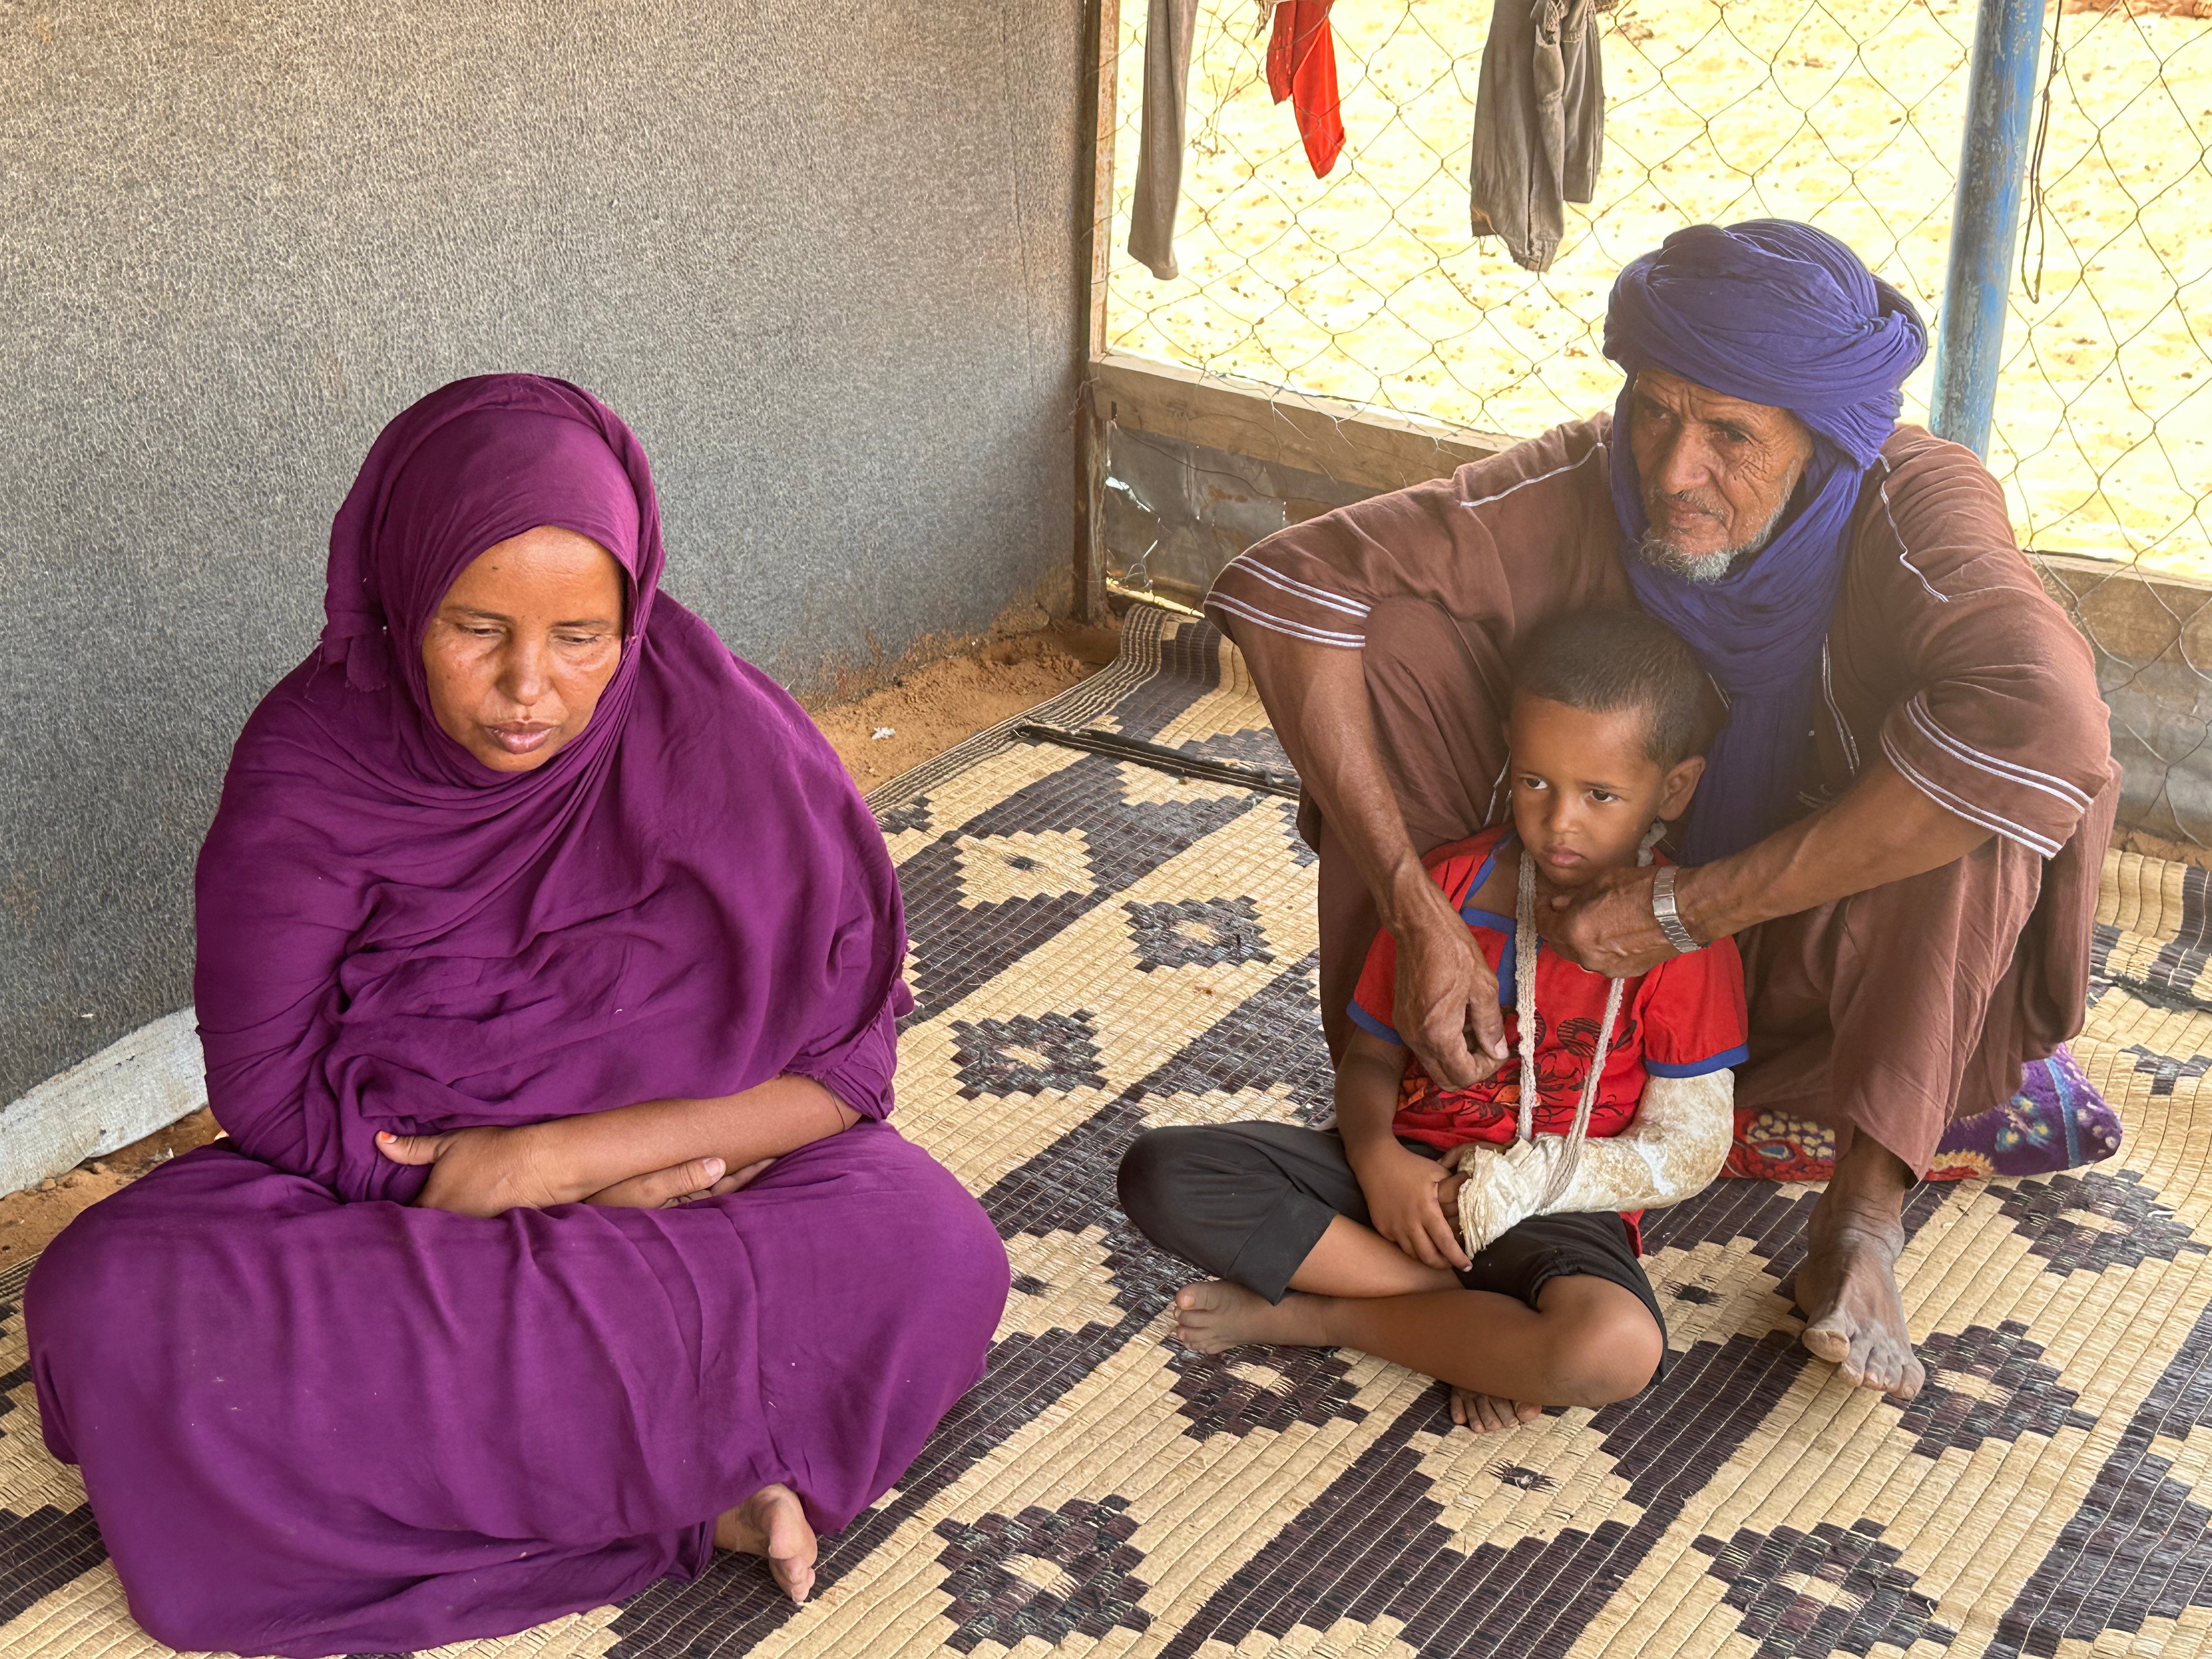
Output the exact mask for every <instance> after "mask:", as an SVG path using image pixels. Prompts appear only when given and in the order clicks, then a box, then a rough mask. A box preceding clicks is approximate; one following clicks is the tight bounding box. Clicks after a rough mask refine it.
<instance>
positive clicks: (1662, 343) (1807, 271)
mask: <svg viewBox="0 0 2212 1659" xmlns="http://www.w3.org/2000/svg"><path fill="white" fill-rule="evenodd" d="M1927 347H1928V336H1927V330H1926V329H1925V327H1924V326H1923V325H1922V323H1921V320H1920V315H1919V313H1917V311H1915V310H1914V309H1913V307H1912V302H1911V301H1910V300H1907V299H1906V298H1905V296H1904V295H1902V294H1900V293H1899V292H1898V291H1897V290H1896V289H1893V288H1892V287H1891V286H1890V285H1889V284H1888V283H1885V282H1883V281H1881V279H1880V278H1879V277H1876V276H1873V275H1872V274H1870V273H1869V271H1868V270H1867V268H1866V267H1865V266H1864V265H1863V264H1861V263H1860V262H1859V258H1858V256H1857V254H1855V253H1853V252H1851V251H1850V249H1849V248H1848V247H1846V246H1844V244H1843V243H1841V242H1839V241H1838V240H1836V239H1835V238H1834V237H1832V236H1831V235H1829V234H1827V233H1826V232H1825V231H1819V230H1815V229H1814V228H1812V227H1811V226H1810V225H1801V224H1793V223H1791V222H1788V221H1786V220H1781V219H1753V220H1748V221H1746V222H1744V223H1742V224H1739V225H1731V226H1729V228H1726V229H1724V230H1723V229H1722V228H1719V227H1718V226H1716V225H1698V226H1694V227H1692V228H1690V229H1687V230H1678V231H1676V232H1675V233H1674V234H1673V235H1671V236H1669V237H1668V239H1667V240H1666V241H1665V242H1664V243H1663V244H1662V245H1661V246H1660V247H1659V249H1658V251H1657V252H1652V253H1647V254H1645V255H1644V257H1643V258H1640V259H1637V260H1635V261H1633V262H1632V263H1631V264H1629V265H1628V267H1627V268H1626V270H1623V271H1622V272H1621V273H1620V279H1619V280H1618V281H1617V282H1615V283H1613V298H1612V301H1611V303H1610V305H1609V306H1608V307H1607V312H1606V319H1605V355H1606V356H1608V357H1610V358H1612V359H1613V362H1617V363H1619V364H1620V366H1621V368H1624V369H1626V370H1627V371H1628V380H1627V383H1626V385H1625V386H1623V387H1622V388H1621V393H1620V402H1619V404H1617V405H1616V407H1615V409H1614V411H1613V453H1612V458H1611V465H1612V484H1613V512H1614V515H1615V516H1616V517H1617V518H1618V519H1619V520H1620V531H1621V534H1622V536H1623V537H1625V538H1626V543H1627V547H1628V549H1629V550H1630V551H1629V553H1628V555H1627V556H1626V560H1625V562H1626V565H1627V568H1628V577H1629V581H1630V583H1631V584H1632V586H1634V588H1635V590H1636V596H1637V598H1638V600H1639V601H1641V602H1642V604H1643V605H1644V609H1645V610H1646V611H1650V612H1651V614H1652V615H1654V616H1656V617H1659V618H1660V619H1661V620H1662V621H1663V622H1665V623H1668V625H1669V626H1670V627H1672V628H1673V629H1674V630H1675V631H1676V632H1677V633H1679V634H1680V635H1682V637H1683V638H1684V639H1685V640H1686V641H1689V643H1690V647H1691V648H1692V650H1694V651H1695V652H1696V653H1697V654H1698V659H1699V661H1700V662H1701V663H1703V664H1704V665H1705V670H1706V671H1707V672H1709V673H1710V674H1711V675H1712V677H1713V678H1714V679H1715V681H1716V682H1717V683H1718V684H1719V685H1720V688H1721V690H1723V691H1724V692H1726V693H1727V694H1728V698H1729V720H1728V725H1727V726H1726V728H1725V729H1724V730H1723V732H1721V735H1720V737H1719V738H1718V740H1717V742H1716V743H1715V744H1714V745H1713V748H1712V750H1711V755H1710V756H1709V757H1708V764H1707V769H1706V772H1705V781H1704V783H1703V784H1702V786H1701V787H1699V791H1698V795H1697V799H1696V803H1695V805H1694V806H1693V808H1692V812H1691V816H1690V823H1689V828H1688V831H1687V833H1686V836H1685V837H1684V840H1683V848H1682V856H1683V858H1684V860H1685V861H1686V862H1688V863H1692V864H1702V863H1705V862H1707V861H1709V860H1712V859H1716V858H1723V857H1725V856H1727V855H1728V854H1730V853H1734V852H1738V851H1741V849H1742V848H1746V847H1748V846H1750V845H1751V844H1752V843H1753V842H1755V841H1758V840H1759V839H1760V838H1761V837H1762V836H1766V835H1768V834H1770V833H1771V832H1772V831H1773V830H1775V829H1778V828H1780V827H1781V825H1782V824H1784V823H1786V822H1788V820H1789V818H1790V814H1791V799H1792V792H1793V791H1794V790H1795V788H1796V782H1797V772H1798V767H1799V763H1800V762H1801V760H1802V756H1803V752H1804V732H1805V720H1806V716H1807V714H1808V710H1809V708H1810V702H1811V698H1812V695H1813V688H1814V680H1815V679H1816V678H1817V677H1818V675H1819V672H1820V648H1821V646H1822V644H1823V642H1824V641H1826V638H1827V633H1828V617H1829V614H1830V612H1831V611H1833V609H1834V608H1835V601H1836V594H1837V592H1838V589H1839V587H1840V586H1841V584H1842V580H1843V572H1844V554H1845V550H1846V537H1847V534H1848V532H1849V529H1850V518H1851V512H1852V509H1853V507H1855V506H1856V505H1857V501H1858V496H1859V487H1860V483H1861V481H1862V480H1863V477H1864V475H1865V473H1866V471H1867V469H1868V468H1869V467H1870V466H1872V465H1874V463H1875V459H1876V458H1877V457H1878V456H1879V455H1880V454H1881V447H1882V444H1883V442H1884V441H1886V440H1887V438H1888V436H1889V435H1890V433H1891V432H1892V431H1893V429H1894V428H1895V427H1896V424H1897V413H1898V409H1899V389H1900V388H1901V387H1902V386H1904V384H1905V377H1906V376H1907V375H1909V374H1911V373H1912V371H1913V370H1914V369H1915V368H1917V367H1918V366H1919V363H1920V360H1921V357H1922V356H1923V355H1924V354H1925V352H1926V350H1927ZM1644 368H1658V369H1664V370H1666V371H1668V373H1670V374H1679V375H1680V376H1681V377H1682V378H1683V379H1684V380H1689V381H1691V382H1692V383H1693V384H1695V385H1698V386H1704V387H1705V388H1706V389H1707V390H1709V391H1712V392H1721V393H1723V395H1725V396H1728V397H1731V398H1743V399H1745V400H1746V401H1747V402H1750V403H1756V404H1768V405H1770V406H1771V407H1775V408H1781V409H1786V410H1790V412H1791V413H1793V414H1795V415H1796V416H1797V418H1798V419H1800V420H1802V422H1805V424H1806V425H1807V426H1808V428H1811V430H1812V433H1813V459H1812V460H1811V462H1810V464H1809V465H1808V466H1807V468H1806V470H1805V476H1804V478H1803V480H1802V482H1801V483H1799V485H1798V493H1797V496H1796V503H1797V504H1796V511H1795V512H1794V513H1793V514H1792V515H1791V517H1790V520H1788V522H1787V523H1786V524H1784V526H1783V527H1782V529H1781V530H1780V531H1779V532H1778V533H1777V534H1776V536H1775V538H1774V539H1773V541H1772V542H1771V543H1769V544H1768V545H1767V546H1766V548H1765V550H1764V551H1762V552H1761V553H1760V554H1759V556H1758V557H1757V558H1756V559H1754V560H1753V561H1752V562H1751V564H1750V565H1749V567H1748V568H1745V569H1742V570H1739V571H1737V572H1736V573H1735V574H1734V575H1732V576H1729V577H1728V578H1727V579H1726V580H1722V581H1717V582H1692V581H1690V580H1686V578H1684V577H1681V576H1678V575H1675V574H1673V573H1671V572H1669V571H1664V570H1660V569H1656V568H1654V567H1652V566H1651V565H1650V564H1647V563H1645V562H1644V561H1643V560H1642V559H1640V558H1638V557H1636V556H1634V553H1633V549H1634V548H1635V547H1636V545H1637V544H1638V543H1640V542H1641V541H1642V540H1643V538H1644V531H1645V529H1646V527H1647V526H1646V521H1645V519H1644V495H1643V489H1642V484H1641V481H1640V480H1639V479H1638V477H1637V471H1636V457H1635V454H1634V453H1633V452H1632V450H1631V448H1630V447H1629V442H1628V430H1629V419H1630V413H1631V410H1632V406H1633V398H1634V392H1635V386H1636V376H1637V373H1638V370H1640V369H1644Z"/></svg>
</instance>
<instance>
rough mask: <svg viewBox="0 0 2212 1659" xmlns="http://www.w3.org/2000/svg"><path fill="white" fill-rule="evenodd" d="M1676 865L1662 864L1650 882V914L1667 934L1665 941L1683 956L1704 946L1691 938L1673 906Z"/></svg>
mask: <svg viewBox="0 0 2212 1659" xmlns="http://www.w3.org/2000/svg"><path fill="white" fill-rule="evenodd" d="M1676 869H1677V866H1674V865H1672V864H1662V865H1661V866H1659V873H1658V875H1657V876H1656V878H1654V879H1653V881H1652V883H1651V915H1652V916H1653V917H1654V919H1656V921H1657V922H1658V923H1659V931H1660V932H1661V933H1664V934H1666V935H1667V943H1668V944H1669V945H1673V946H1674V948H1675V950H1677V951H1680V952H1681V953H1682V954H1684V955H1685V956H1686V955H1688V954H1689V953H1690V952H1691V951H1701V950H1703V949H1704V948H1705V947H1704V946H1703V945H1699V943H1698V941H1697V940H1696V939H1693V938H1692V937H1691V935H1690V930H1689V929H1688V928H1687V927H1685V926H1683V924H1682V915H1681V912H1680V910H1678V909H1677V908H1675V906H1674V876H1675V872H1676Z"/></svg>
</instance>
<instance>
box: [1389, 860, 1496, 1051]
mask: <svg viewBox="0 0 2212 1659" xmlns="http://www.w3.org/2000/svg"><path fill="white" fill-rule="evenodd" d="M1428 895H1429V897H1430V899H1431V900H1432V901H1433V902H1431V903H1428V904H1425V905H1423V906H1421V907H1420V908H1417V909H1414V910H1413V911H1411V912H1410V916H1411V917H1418V918H1419V920H1418V921H1413V922H1412V925H1410V926H1405V927H1404V930H1403V931H1402V932H1397V933H1395V934H1394V937H1395V939H1396V941H1397V945H1398V984H1397V991H1396V1002H1395V1007H1396V1011H1397V1016H1398V1035H1399V1036H1401V1037H1403V1038H1404V1039H1405V1041H1406V1046H1407V1048H1411V1049H1412V1050H1413V1053H1414V1054H1415V1055H1417V1056H1418V1057H1419V1060H1420V1062H1421V1065H1422V1066H1423V1067H1424V1069H1425V1070H1426V1071H1427V1073H1428V1074H1429V1075H1430V1077H1431V1078H1432V1079H1435V1080H1436V1082H1437V1083H1438V1084H1439V1085H1442V1086H1443V1087H1444V1088H1447V1089H1468V1088H1472V1087H1473V1086H1474V1085H1476V1084H1478V1083H1480V1082H1481V1081H1482V1080H1483V1079H1485V1078H1486V1077H1488V1076H1489V1075H1490V1074H1491V1073H1492V1072H1495V1071H1496V1070H1497V1069H1498V1066H1499V1065H1500V1064H1501V1063H1502V1062H1503V1061H1504V1059H1505V1021H1504V1017H1503V1016H1502V1015H1500V1014H1499V1012H1498V975H1495V974H1493V973H1492V972H1491V970H1490V964H1489V963H1487V962H1486V961H1485V960H1484V959H1483V955H1482V951H1481V950H1480V948H1479V947H1478V946H1477V945H1475V942H1474V934H1473V933H1470V932H1469V931H1468V926H1467V924H1466V923H1465V922H1464V921H1461V920H1460V917H1459V914H1458V912H1456V911H1455V910H1454V909H1453V908H1451V904H1450V902H1449V901H1448V900H1447V899H1446V898H1445V897H1444V896H1443V894H1442V893H1441V892H1440V891H1438V890H1437V888H1436V887H1435V886H1434V885H1433V884H1431V885H1430V886H1429V889H1428ZM1401 925H1402V924H1401Z"/></svg>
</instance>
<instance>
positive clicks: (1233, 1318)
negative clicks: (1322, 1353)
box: [1175, 1279, 1327, 1353]
mask: <svg viewBox="0 0 2212 1659" xmlns="http://www.w3.org/2000/svg"><path fill="white" fill-rule="evenodd" d="M1316 1300H1317V1298H1316V1297H1310V1296H1301V1295H1299V1294H1297V1292H1296V1291H1292V1292H1291V1294H1290V1295H1288V1296H1286V1297H1284V1298H1283V1299H1282V1300H1281V1301H1280V1302H1278V1303H1272V1304H1271V1303H1270V1302H1269V1301H1268V1300H1267V1297H1263V1296H1260V1295H1257V1294H1255V1292H1253V1291H1248V1290H1246V1289H1245V1288H1244V1287H1243V1285H1231V1284H1230V1283H1228V1282H1227V1281H1226V1280H1225V1279H1208V1280H1206V1282H1205V1283H1204V1284H1202V1285H1184V1286H1183V1287H1182V1289H1181V1290H1179V1291H1176V1299H1175V1306H1176V1340H1177V1341H1178V1342H1180V1343H1182V1345H1183V1346H1185V1347H1186V1348H1194V1349H1196V1350H1197V1351H1198V1352H1200V1353H1220V1352H1225V1350H1227V1349H1230V1348H1239V1347H1243V1346H1244V1345H1245V1344H1246V1343H1248V1342H1294V1343H1298V1344H1301V1345H1303V1346H1307V1347H1320V1346H1326V1344H1327V1339H1326V1338H1325V1337H1323V1336H1322V1334H1321V1333H1320V1331H1319V1330H1318V1329H1317V1328H1316V1325H1315V1322H1314V1318H1313V1304H1314V1303H1315V1302H1316Z"/></svg>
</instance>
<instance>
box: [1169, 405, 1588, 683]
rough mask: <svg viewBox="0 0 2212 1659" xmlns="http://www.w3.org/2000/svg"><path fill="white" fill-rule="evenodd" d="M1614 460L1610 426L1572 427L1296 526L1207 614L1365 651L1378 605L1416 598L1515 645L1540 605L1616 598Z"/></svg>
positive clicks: (1240, 560)
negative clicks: (1610, 459) (1610, 469)
mask: <svg viewBox="0 0 2212 1659" xmlns="http://www.w3.org/2000/svg"><path fill="white" fill-rule="evenodd" d="M1605 457H1606V451H1605V422H1604V421H1603V420H1602V419H1600V420H1597V421H1580V422H1573V423H1571V424H1570V425H1567V426H1562V427H1559V428H1555V429H1553V431H1551V432H1548V433H1547V434H1545V435H1544V436H1542V437H1541V438H1536V439H1532V440H1530V441H1528V442H1527V443H1523V444H1516V445H1515V446H1514V447H1512V448H1510V449H1509V450H1506V451H1504V453H1501V454H1498V455H1493V456H1492V457H1490V458H1489V459H1486V460H1481V461H1471V462H1469V463H1468V465H1465V466H1463V467H1462V468H1460V470H1459V471H1458V472H1457V473H1456V474H1455V476H1454V477H1449V478H1437V479H1433V480H1431V482H1429V483H1421V484H1415V485H1413V487H1412V488H1411V489H1398V490H1393V491H1391V492H1390V493H1389V494H1388V495H1375V496H1370V497H1369V498H1368V499H1367V500H1365V501H1356V502H1354V503H1353V504H1352V505H1351V506H1350V507H1339V508H1337V509H1336V510H1335V511H1334V512H1333V513H1324V514H1323V515H1322V516H1321V517H1320V518H1317V519H1310V520H1307V521H1306V522H1304V524H1297V525H1292V526H1291V527H1290V528H1289V529H1287V530H1281V531H1278V532H1276V533H1275V534H1273V535H1272V536H1270V537H1268V538H1267V539H1266V540H1265V541H1262V542H1259V543H1256V544H1254V545H1253V546H1252V547H1251V548H1250V549H1249V550H1247V551H1246V552H1244V553H1243V554H1242V555H1241V556H1238V557H1237V558H1236V559H1234V560H1232V561H1231V562H1230V564H1229V566H1228V568H1226V569H1225V570H1223V571H1222V573H1221V574H1220V575H1219V576H1218V577H1217V578H1215V580H1214V583H1213V588H1212V592H1209V593H1208V594H1207V595H1206V614H1207V616H1208V617H1211V618H1212V621H1213V622H1214V623H1216V624H1217V625H1218V626H1219V627H1220V628H1222V629H1225V631H1226V632H1228V633H1229V634H1230V635H1231V636H1232V637H1233V636H1235V635H1237V633H1238V632H1239V631H1240V630H1241V629H1244V628H1247V627H1253V626H1256V627H1261V628H1268V629H1274V630H1275V631H1276V632H1278V633H1281V634H1288V635H1291V636H1292V637H1294V638H1297V639H1302V640H1306V641H1310V642H1312V643H1313V644H1316V645H1327V646H1340V647H1346V648H1347V649H1354V650H1356V649H1358V648H1359V647H1361V646H1362V645H1364V643H1365V641H1366V637H1367V620H1368V616H1369V613H1370V611H1373V610H1374V608H1375V606H1376V605H1379V604H1383V603H1384V602H1386V601H1389V600H1395V599H1412V600H1416V601H1422V602H1425V603H1428V604H1431V605H1435V606H1437V608H1438V609H1439V610H1441V611H1444V612H1445V613H1446V614H1447V615H1449V616H1450V617H1455V618H1456V619H1457V620H1459V621H1461V622H1462V623H1473V624H1474V625H1477V626H1483V627H1489V626H1495V627H1498V628H1500V629H1502V630H1503V637H1504V639H1509V640H1510V637H1511V635H1513V634H1514V633H1515V632H1516V631H1518V628H1519V626H1520V621H1519V618H1520V617H1522V615H1523V614H1524V613H1527V612H1528V611H1531V610H1532V608H1533V609H1534V611H1537V612H1538V613H1539V614H1541V612H1542V611H1547V610H1549V609H1551V608H1553V606H1556V605H1558V604H1559V603H1560V601H1561V599H1562V598H1564V597H1571V598H1573V599H1576V600H1577V601H1578V602H1581V601H1587V600H1589V599H1597V598H1600V597H1618V590H1619V588H1620V574H1619V569H1618V565H1617V562H1616V561H1615V560H1614V558H1613V547H1614V544H1615V543H1616V542H1617V541H1618V539H1619V537H1618V532H1616V531H1615V530H1614V528H1613V509H1612V504H1611V498H1610V497H1609V496H1608V495H1607V493H1606V470H1605V468H1606V459H1605Z"/></svg>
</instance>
